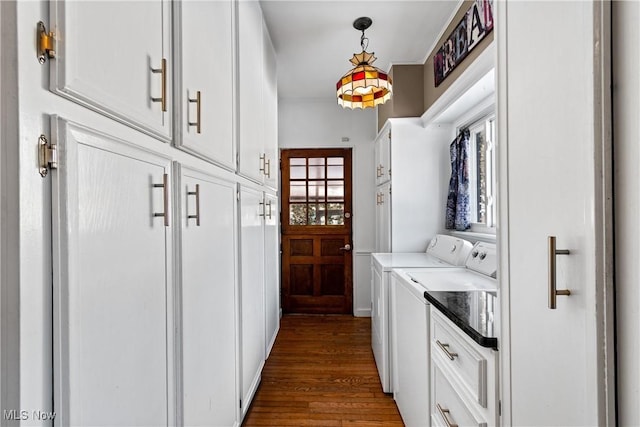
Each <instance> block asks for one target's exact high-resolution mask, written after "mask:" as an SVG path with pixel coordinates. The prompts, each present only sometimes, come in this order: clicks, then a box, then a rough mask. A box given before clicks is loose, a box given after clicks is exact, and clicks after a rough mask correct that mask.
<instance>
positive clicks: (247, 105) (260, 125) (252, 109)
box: [238, 0, 278, 188]
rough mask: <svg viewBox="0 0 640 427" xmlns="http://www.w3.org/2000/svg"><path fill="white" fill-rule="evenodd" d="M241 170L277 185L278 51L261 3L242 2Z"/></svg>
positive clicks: (240, 80) (239, 79) (248, 176)
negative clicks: (273, 43) (276, 54)
mask: <svg viewBox="0 0 640 427" xmlns="http://www.w3.org/2000/svg"><path fill="white" fill-rule="evenodd" d="M238 65H239V67H238V102H239V104H240V107H239V135H238V144H239V147H238V149H239V156H238V159H239V167H238V172H239V174H240V175H243V176H245V177H247V178H250V179H252V180H254V181H257V182H259V183H265V182H266V183H267V184H268V185H270V186H272V187H273V188H275V187H276V185H277V179H276V177H277V169H278V164H277V161H278V158H277V125H276V124H275V123H268V124H267V122H268V121H270V120H272V119H274V120H275V119H276V118H277V86H276V70H275V53H274V51H273V46H272V44H271V39H270V38H269V34H268V31H267V29H266V26H265V24H264V22H263V19H262V9H261V8H260V4H259V3H258V2H257V1H254V0H245V1H239V2H238Z"/></svg>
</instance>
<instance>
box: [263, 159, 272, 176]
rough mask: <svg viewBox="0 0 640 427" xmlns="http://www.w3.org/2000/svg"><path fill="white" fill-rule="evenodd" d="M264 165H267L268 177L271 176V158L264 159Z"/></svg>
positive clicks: (266, 173)
mask: <svg viewBox="0 0 640 427" xmlns="http://www.w3.org/2000/svg"><path fill="white" fill-rule="evenodd" d="M264 165H265V169H266V171H265V173H264V174H265V175H266V176H267V178H271V159H266V160H265V161H264Z"/></svg>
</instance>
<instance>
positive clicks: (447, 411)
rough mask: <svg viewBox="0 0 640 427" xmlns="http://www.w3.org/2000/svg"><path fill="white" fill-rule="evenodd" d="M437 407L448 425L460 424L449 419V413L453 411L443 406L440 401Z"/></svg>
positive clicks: (455, 426)
mask: <svg viewBox="0 0 640 427" xmlns="http://www.w3.org/2000/svg"><path fill="white" fill-rule="evenodd" d="M436 408H438V412H439V413H440V416H441V417H442V419H443V420H444V422H445V424H446V425H447V427H458V424H456V423H454V422H452V421H450V420H449V415H450V414H451V412H450V411H449V410H448V409H445V408H443V407H442V406H440V404H439V403H436Z"/></svg>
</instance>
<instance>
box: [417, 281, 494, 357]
mask: <svg viewBox="0 0 640 427" xmlns="http://www.w3.org/2000/svg"><path fill="white" fill-rule="evenodd" d="M424 297H425V299H426V300H427V301H429V303H430V304H431V305H433V306H434V307H436V308H437V309H438V310H439V311H440V312H441V313H442V314H444V315H445V316H446V317H447V318H448V319H449V320H451V321H452V322H453V323H455V324H456V326H458V327H459V328H460V329H462V330H463V331H464V333H465V334H467V335H468V336H469V337H470V338H471V339H472V340H474V341H475V342H477V343H478V344H479V345H481V346H482V347H487V348H492V349H494V350H496V351H497V350H498V338H495V337H485V336H484V335H482V334H480V333H479V332H478V331H476V330H475V329H474V328H472V327H471V325H469V324H468V323H467V322H465V321H464V320H462V319H460V318H459V317H458V316H456V315H455V314H454V313H453V312H451V310H449V309H448V308H447V307H446V306H445V305H443V304H442V303H441V302H440V301H438V300H437V299H436V298H434V297H432V296H431V295H430V294H429V291H424Z"/></svg>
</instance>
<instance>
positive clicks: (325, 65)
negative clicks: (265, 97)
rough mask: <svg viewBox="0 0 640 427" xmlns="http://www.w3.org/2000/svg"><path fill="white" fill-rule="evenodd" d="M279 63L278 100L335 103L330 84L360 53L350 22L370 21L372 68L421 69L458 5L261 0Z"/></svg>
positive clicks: (416, 0) (449, 0) (428, 0)
mask: <svg viewBox="0 0 640 427" xmlns="http://www.w3.org/2000/svg"><path fill="white" fill-rule="evenodd" d="M260 3H261V5H262V10H263V14H264V17H265V21H266V24H267V27H268V28H269V33H270V34H271V38H272V41H273V44H274V47H275V50H276V54H277V61H278V95H279V97H280V98H335V96H336V89H335V84H336V82H337V81H338V79H339V78H340V77H341V76H342V75H343V74H345V73H346V72H347V71H349V69H351V68H352V65H351V64H350V63H349V59H351V57H352V56H353V54H354V53H359V52H360V51H361V48H360V35H361V32H360V31H358V30H356V29H354V28H353V21H354V20H355V19H356V18H359V17H361V16H368V17H370V18H371V19H372V20H373V24H372V25H371V27H370V28H369V29H368V30H366V31H365V35H366V37H367V38H368V39H369V48H368V49H367V50H368V51H369V52H371V51H373V52H375V55H376V57H377V58H378V60H377V61H376V62H375V64H374V65H375V66H377V67H378V68H380V69H382V70H384V71H388V70H389V67H390V66H391V64H421V63H423V62H424V60H425V59H426V56H427V53H428V51H429V50H430V49H431V48H432V47H433V46H434V43H435V40H436V38H438V36H439V35H440V33H441V31H442V29H443V27H444V25H445V24H446V23H448V21H449V20H450V19H451V17H452V15H453V13H454V11H455V10H457V9H458V6H459V5H460V4H461V2H460V1H459V0H444V1H435V0H413V1H404V0H368V1H367V0H355V1H353V0H349V1H331V0H260Z"/></svg>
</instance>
